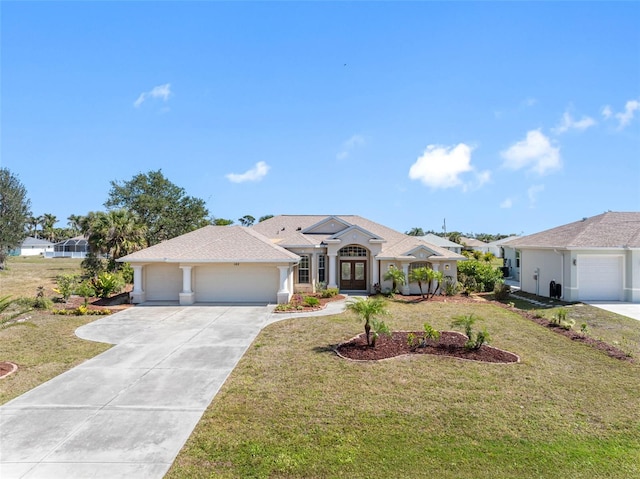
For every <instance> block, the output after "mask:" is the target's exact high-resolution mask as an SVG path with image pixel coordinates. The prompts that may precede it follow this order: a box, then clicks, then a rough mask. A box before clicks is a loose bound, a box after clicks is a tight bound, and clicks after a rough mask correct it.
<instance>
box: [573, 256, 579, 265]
mask: <svg viewBox="0 0 640 479" xmlns="http://www.w3.org/2000/svg"><path fill="white" fill-rule="evenodd" d="M573 265H574V266H578V260H577V259H576V258H573Z"/></svg>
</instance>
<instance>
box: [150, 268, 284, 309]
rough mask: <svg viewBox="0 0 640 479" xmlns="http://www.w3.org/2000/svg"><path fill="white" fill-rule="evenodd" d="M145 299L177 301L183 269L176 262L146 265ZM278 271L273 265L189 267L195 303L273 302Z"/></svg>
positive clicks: (181, 287)
mask: <svg viewBox="0 0 640 479" xmlns="http://www.w3.org/2000/svg"><path fill="white" fill-rule="evenodd" d="M145 269H146V271H145V281H144V283H145V284H144V290H145V293H146V299H147V301H178V300H179V295H180V293H181V292H182V289H183V270H182V269H181V268H180V267H179V265H178V264H176V263H170V264H150V265H147V266H146V268H145ZM278 280H279V271H278V268H277V265H275V264H261V263H215V264H203V265H197V266H193V267H192V268H191V287H192V291H193V293H194V294H195V301H196V302H198V303H276V302H277V292H278Z"/></svg>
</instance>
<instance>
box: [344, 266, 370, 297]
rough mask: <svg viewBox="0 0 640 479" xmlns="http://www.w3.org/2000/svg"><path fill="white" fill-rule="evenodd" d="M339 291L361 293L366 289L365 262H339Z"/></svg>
mask: <svg viewBox="0 0 640 479" xmlns="http://www.w3.org/2000/svg"><path fill="white" fill-rule="evenodd" d="M340 289H346V290H353V291H363V290H366V289H367V262H366V261H364V260H342V261H340Z"/></svg>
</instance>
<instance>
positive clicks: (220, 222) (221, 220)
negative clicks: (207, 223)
mask: <svg viewBox="0 0 640 479" xmlns="http://www.w3.org/2000/svg"><path fill="white" fill-rule="evenodd" d="M211 224H212V225H214V226H230V225H232V224H233V220H227V219H224V218H214V219H213V220H212V221H211Z"/></svg>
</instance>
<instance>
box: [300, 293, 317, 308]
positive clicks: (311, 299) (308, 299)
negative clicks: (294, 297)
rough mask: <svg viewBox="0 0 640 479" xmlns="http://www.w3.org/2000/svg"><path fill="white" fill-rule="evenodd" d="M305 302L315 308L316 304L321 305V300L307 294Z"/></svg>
mask: <svg viewBox="0 0 640 479" xmlns="http://www.w3.org/2000/svg"><path fill="white" fill-rule="evenodd" d="M304 304H306V305H307V306H311V307H312V308H315V307H316V306H320V300H319V299H318V298H315V297H313V296H305V298H304Z"/></svg>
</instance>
